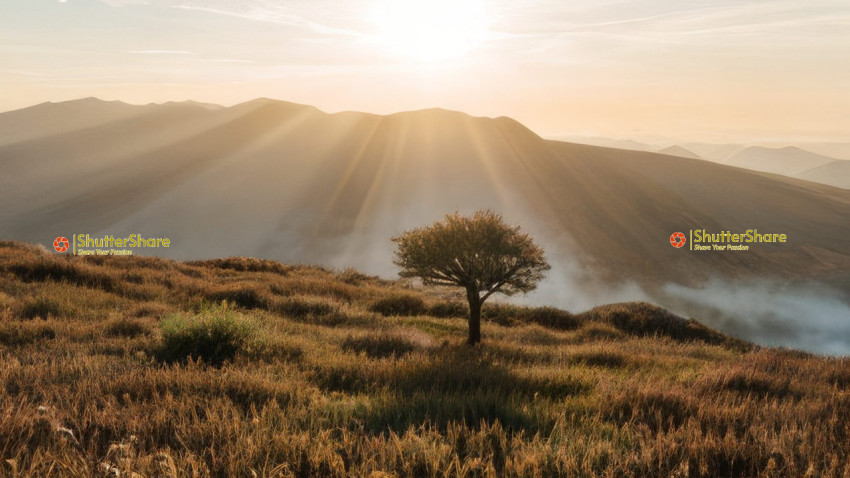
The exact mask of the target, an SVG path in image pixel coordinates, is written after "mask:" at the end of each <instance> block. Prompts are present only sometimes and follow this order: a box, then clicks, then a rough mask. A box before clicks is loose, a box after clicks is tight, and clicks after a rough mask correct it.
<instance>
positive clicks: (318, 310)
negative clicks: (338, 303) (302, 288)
mask: <svg viewBox="0 0 850 478" xmlns="http://www.w3.org/2000/svg"><path fill="white" fill-rule="evenodd" d="M269 309H270V310H271V311H272V312H275V313H278V314H280V315H283V316H287V317H292V318H296V319H300V318H304V317H315V316H319V315H326V314H330V313H331V312H333V311H334V305H333V303H331V301H329V300H328V299H324V298H321V297H309V296H302V297H287V298H286V299H283V300H278V301H276V302H274V303H273V304H272V305H271V307H270V308H269Z"/></svg>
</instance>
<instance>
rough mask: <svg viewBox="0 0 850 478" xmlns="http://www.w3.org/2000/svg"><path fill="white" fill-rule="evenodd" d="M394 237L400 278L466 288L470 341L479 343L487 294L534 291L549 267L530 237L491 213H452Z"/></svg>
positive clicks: (428, 283) (471, 343)
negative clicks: (431, 223)
mask: <svg viewBox="0 0 850 478" xmlns="http://www.w3.org/2000/svg"><path fill="white" fill-rule="evenodd" d="M392 240H393V242H395V243H397V244H398V248H397V249H396V251H395V260H394V262H395V264H396V265H398V266H399V267H401V272H400V273H399V275H401V277H419V278H421V279H422V281H423V282H424V283H425V285H444V286H457V287H462V288H464V289H465V290H466V298H467V301H468V302H469V337H468V338H467V343H469V344H470V345H474V344H477V343H478V342H480V341H481V304H483V303H484V301H486V300H487V298H488V297H490V296H491V295H493V294H495V293H497V292H500V293H503V294H505V295H513V294H516V293H517V292H529V291H532V290H534V289H535V288H536V287H537V283H538V282H540V280H541V279H543V276H544V273H545V272H546V271H547V270H549V264H548V263H547V262H546V259H545V257H544V255H543V249H541V248H540V247H538V246H537V244H535V243H534V241H533V240H532V239H531V236H529V235H528V234H523V233H521V232H520V230H519V226H509V225H507V224H505V222H504V221H503V220H502V216H500V215H498V214H496V213H494V212H492V211H478V212H476V213H475V214H474V215H473V216H472V217H463V216H461V215H460V214H458V213H454V214H448V215H446V217H445V219H444V220H443V221H438V222H436V223H434V224H433V225H431V226H428V227H422V228H418V229H413V230H411V231H407V232H405V233H404V234H402V235H401V236H398V237H394V238H393V239H392Z"/></svg>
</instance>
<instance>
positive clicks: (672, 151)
mask: <svg viewBox="0 0 850 478" xmlns="http://www.w3.org/2000/svg"><path fill="white" fill-rule="evenodd" d="M658 153H659V154H667V155H670V156H679V157H681V158H691V159H702V158H701V157H699V155H697V154H696V153H694V152H692V151H690V150H688V149H686V148H684V147H682V146H679V145H678V144H674V145H673V146H668V147H666V148H664V149H659V150H658Z"/></svg>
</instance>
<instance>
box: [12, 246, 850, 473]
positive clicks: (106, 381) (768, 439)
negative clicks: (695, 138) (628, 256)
mask: <svg viewBox="0 0 850 478" xmlns="http://www.w3.org/2000/svg"><path fill="white" fill-rule="evenodd" d="M221 301H228V302H227V304H226V305H216V304H221ZM464 314H465V310H464V309H463V307H458V305H457V303H456V302H455V299H454V298H453V294H452V293H451V292H450V291H443V290H436V289H419V288H411V287H410V286H409V285H408V284H406V283H403V282H394V281H385V280H381V279H378V278H374V277H369V276H365V275H363V274H360V273H357V272H355V271H353V270H347V271H344V272H334V271H329V270H326V269H321V268H317V267H308V266H292V265H286V264H281V263H277V262H273V261H268V260H258V259H249V258H226V259H214V260H206V261H197V262H175V261H171V260H166V259H161V258H150V257H148V258H144V257H109V256H103V257H87V258H84V257H73V256H57V255H55V254H52V253H48V252H46V251H44V250H43V249H42V248H39V247H34V246H31V245H27V244H21V243H15V242H8V241H0V383H2V385H3V386H2V387H0V400H2V402H3V403H4V415H3V417H2V419H0V450H2V456H0V458H2V459H3V464H4V466H5V467H7V468H4V473H5V472H6V470H10V471H12V472H14V473H15V474H18V475H19V476H33V477H34V476H46V475H49V474H51V473H54V474H55V473H61V474H62V475H63V476H71V477H83V476H95V475H98V474H104V475H107V474H112V475H117V474H119V473H120V474H121V475H124V474H127V475H131V474H132V473H137V474H140V475H142V476H162V477H169V478H174V477H177V476H184V475H189V474H197V475H199V476H211V477H226V476H238V475H240V474H243V473H248V474H249V475H251V474H257V475H258V476H281V477H282V476H320V477H343V476H413V475H415V476H423V477H442V476H469V475H470V474H475V475H487V474H490V475H494V474H500V473H501V474H504V475H505V476H529V477H551V476H559V475H561V476H579V475H587V476H590V475H601V476H605V475H608V474H614V473H616V474H617V475H618V476H624V477H667V476H673V475H676V474H683V475H684V476H700V477H703V476H704V477H711V476H759V477H760V476H765V477H767V476H775V472H776V467H777V466H782V470H784V473H786V474H787V475H789V476H792V475H793V476H797V475H801V474H804V473H807V472H810V473H815V474H820V475H821V476H841V475H842V473H846V472H848V471H850V469H848V468H847V463H848V458H850V447H848V442H847V440H846V436H847V433H848V431H850V429H848V423H850V416H848V413H850V406H848V405H850V402H849V401H850V389H848V387H849V386H850V364H849V363H848V361H847V359H843V360H838V359H827V358H822V357H817V356H812V355H808V354H805V353H802V352H794V351H787V350H778V349H767V348H764V349H758V348H753V347H752V346H751V345H750V344H747V343H744V342H742V341H740V340H736V339H733V338H731V337H728V336H725V335H723V334H720V333H718V332H716V331H713V330H711V329H708V328H706V327H705V326H703V325H701V324H700V323H698V322H697V321H694V320H685V319H683V318H681V317H677V316H675V315H673V314H671V313H669V312H667V311H664V310H663V309H659V308H658V307H655V306H651V305H649V304H642V303H630V304H613V305H607V306H602V307H597V308H594V309H592V310H589V311H586V312H583V313H581V314H570V313H568V312H565V311H560V310H557V309H553V308H550V307H543V308H522V307H515V306H507V305H497V304H492V305H491V306H490V307H488V308H487V309H486V310H485V318H487V320H485V323H484V324H483V337H484V340H483V343H482V344H481V345H480V346H479V347H475V348H470V347H468V346H465V345H463V341H464V338H465V328H466V323H465V319H464V318H463V315H464ZM636 450H639V453H638V452H636ZM780 463H781V465H778V464H780ZM683 470H684V471H683ZM689 470H690V471H689Z"/></svg>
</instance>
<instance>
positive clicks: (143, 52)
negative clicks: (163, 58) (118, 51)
mask: <svg viewBox="0 0 850 478" xmlns="http://www.w3.org/2000/svg"><path fill="white" fill-rule="evenodd" d="M127 53H131V54H133V55H194V54H195V53H194V52H191V51H186V50H131V51H128V52H127Z"/></svg>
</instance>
